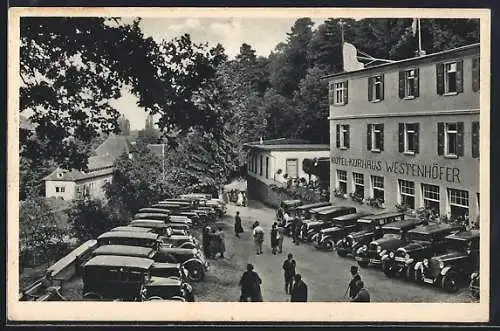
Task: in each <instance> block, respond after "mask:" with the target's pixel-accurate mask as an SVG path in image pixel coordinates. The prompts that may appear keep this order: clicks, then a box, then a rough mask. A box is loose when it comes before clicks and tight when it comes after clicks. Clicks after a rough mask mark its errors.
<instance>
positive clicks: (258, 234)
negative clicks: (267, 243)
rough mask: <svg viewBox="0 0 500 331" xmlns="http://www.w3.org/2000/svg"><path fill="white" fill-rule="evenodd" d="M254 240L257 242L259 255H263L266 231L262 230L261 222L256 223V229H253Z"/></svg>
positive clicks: (256, 246) (256, 248)
mask: <svg viewBox="0 0 500 331" xmlns="http://www.w3.org/2000/svg"><path fill="white" fill-rule="evenodd" d="M253 240H254V242H255V250H256V251H257V255H260V254H262V243H263V242H264V229H262V227H261V226H260V223H259V222H255V228H254V229H253Z"/></svg>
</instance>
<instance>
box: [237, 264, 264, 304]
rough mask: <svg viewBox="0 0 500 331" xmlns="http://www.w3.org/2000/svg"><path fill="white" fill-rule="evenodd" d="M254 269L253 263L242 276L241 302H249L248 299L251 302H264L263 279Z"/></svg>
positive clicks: (248, 265)
mask: <svg viewBox="0 0 500 331" xmlns="http://www.w3.org/2000/svg"><path fill="white" fill-rule="evenodd" d="M253 269H254V268H253V265H252V264H251V263H249V264H247V271H245V272H244V273H243V275H242V276H241V279H240V287H241V295H240V302H248V299H250V301H251V302H262V291H261V289H260V285H261V284H262V279H260V277H259V274H257V273H256V272H255V271H254V270H253Z"/></svg>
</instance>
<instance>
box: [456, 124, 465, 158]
mask: <svg viewBox="0 0 500 331" xmlns="http://www.w3.org/2000/svg"><path fill="white" fill-rule="evenodd" d="M457 156H464V122H458V123H457Z"/></svg>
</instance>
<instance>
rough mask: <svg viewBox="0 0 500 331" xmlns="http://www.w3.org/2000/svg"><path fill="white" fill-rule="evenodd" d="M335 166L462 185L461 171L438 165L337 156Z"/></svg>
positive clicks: (334, 158) (334, 161)
mask: <svg viewBox="0 0 500 331" xmlns="http://www.w3.org/2000/svg"><path fill="white" fill-rule="evenodd" d="M331 160H332V163H333V164H338V165H343V166H346V167H352V168H361V169H369V170H373V171H379V172H388V173H395V174H397V175H405V176H411V177H422V178H429V179H435V180H445V181H447V182H449V183H460V169H459V168H455V167H452V168H450V167H444V166H440V165H439V164H437V163H433V164H416V163H410V162H399V161H380V160H365V159H352V158H347V157H340V156H335V157H332V158H331Z"/></svg>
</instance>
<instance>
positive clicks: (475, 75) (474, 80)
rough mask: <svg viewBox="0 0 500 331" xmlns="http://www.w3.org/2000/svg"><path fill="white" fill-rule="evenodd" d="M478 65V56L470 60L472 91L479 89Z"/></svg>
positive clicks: (479, 71)
mask: <svg viewBox="0 0 500 331" xmlns="http://www.w3.org/2000/svg"><path fill="white" fill-rule="evenodd" d="M479 67H480V65H479V58H475V59H473V60H472V91H474V92H477V91H479V84H480V73H481V70H480V68H479Z"/></svg>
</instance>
